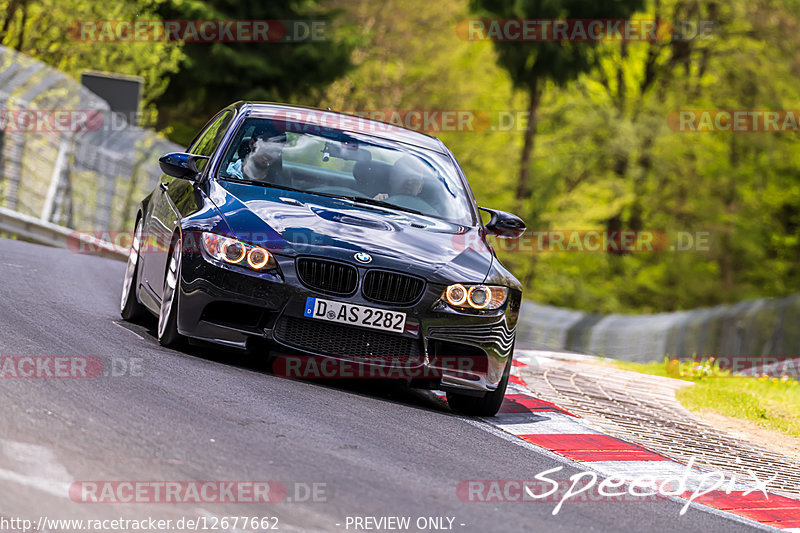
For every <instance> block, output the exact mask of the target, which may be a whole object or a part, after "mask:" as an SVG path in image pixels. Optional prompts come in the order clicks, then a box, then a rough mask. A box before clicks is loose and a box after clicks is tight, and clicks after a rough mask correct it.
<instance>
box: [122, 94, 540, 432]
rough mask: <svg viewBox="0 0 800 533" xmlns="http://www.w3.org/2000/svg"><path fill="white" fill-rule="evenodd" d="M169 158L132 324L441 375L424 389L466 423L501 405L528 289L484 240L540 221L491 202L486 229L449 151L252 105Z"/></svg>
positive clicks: (396, 131)
mask: <svg viewBox="0 0 800 533" xmlns="http://www.w3.org/2000/svg"><path fill="white" fill-rule="evenodd" d="M160 165H161V169H162V170H163V172H164V175H163V176H162V178H161V182H160V183H159V185H158V186H157V187H156V188H155V189H154V190H153V192H152V193H150V195H148V196H147V197H146V198H145V199H144V200H143V201H142V203H141V205H140V208H139V213H138V216H137V219H136V225H135V230H134V239H133V245H132V249H131V252H130V257H129V260H128V268H127V270H126V274H125V280H124V285H123V291H122V302H121V310H122V316H123V318H125V319H126V320H133V319H136V318H138V317H140V316H142V315H144V314H146V313H147V312H149V313H152V314H153V315H155V316H157V317H158V340H159V342H160V343H161V344H162V345H164V346H174V345H177V344H179V343H181V342H183V341H185V340H186V339H189V340H192V341H205V342H211V343H216V344H218V345H224V346H228V347H236V348H241V349H246V350H249V351H251V352H255V353H256V354H260V355H262V356H263V357H270V358H274V357H277V356H281V357H282V356H285V355H286V354H288V355H289V356H294V357H310V358H315V359H321V360H325V361H330V360H331V359H333V360H335V361H349V362H353V363H354V364H357V365H363V366H367V367H381V366H386V365H392V364H396V362H397V361H403V362H404V365H405V366H404V368H406V369H423V370H424V369H438V372H432V373H424V372H423V373H417V374H414V376H411V377H409V379H408V381H409V383H410V384H411V385H412V386H423V387H431V388H440V389H441V390H444V391H445V392H446V393H447V400H448V403H449V405H450V406H451V408H452V409H454V410H455V411H457V412H461V413H465V414H470V415H480V416H492V415H494V414H495V413H496V412H497V411H498V409H499V407H500V404H501V402H502V399H503V395H504V393H505V389H506V384H507V382H508V376H509V371H510V368H511V359H512V352H513V348H514V338H515V328H516V325H517V319H518V313H519V308H520V301H521V297H522V291H521V286H520V283H519V281H518V280H517V279H516V278H515V277H514V276H513V275H511V273H509V272H508V271H507V270H506V269H505V268H504V267H503V265H501V264H500V262H499V261H498V260H497V257H496V256H495V254H494V251H493V250H492V248H491V246H490V245H489V244H488V243H487V240H486V238H487V236H488V235H494V236H497V237H508V238H514V237H518V236H519V235H520V234H521V233H522V232H523V231H524V229H525V226H524V223H523V222H522V220H520V219H519V218H517V217H516V216H514V215H511V214H508V213H504V212H501V211H495V210H489V209H484V211H486V212H487V213H488V215H487V216H490V220H489V221H488V222H487V223H485V224H484V223H483V222H482V219H481V217H480V213H479V209H482V208H478V207H477V206H476V204H475V200H474V198H473V196H472V192H471V190H470V187H469V184H468V182H467V179H466V177H465V176H464V173H463V171H462V170H461V168H460V167H459V165H458V163H457V162H456V160H455V158H454V156H453V154H452V153H451V152H450V151H449V150H448V149H447V148H446V147H445V145H444V144H443V143H442V142H441V141H440V140H438V139H436V138H433V137H429V136H427V135H423V134H421V133H417V132H414V131H411V130H407V129H404V128H399V127H396V126H392V125H388V124H385V123H381V122H375V121H370V120H366V119H363V118H360V117H356V116H352V115H346V114H341V113H334V112H330V111H321V110H316V109H310V108H303V107H294V106H286V105H278V104H267V103H250V102H239V103H236V104H233V105H231V106H229V107H227V108H225V109H223V110H222V111H221V112H220V113H219V114H217V115H216V116H215V117H214V118H213V119H212V120H211V121H210V122H209V123H208V124H207V125H206V126H205V128H204V129H203V130H202V131H201V132H200V134H199V135H198V136H197V137H196V138H195V140H194V141H193V142H192V143H191V146H190V147H189V148H188V150H187V152H186V153H172V154H167V155H165V156H163V157H162V158H161V159H160ZM279 354H280V355H279ZM445 361H447V363H445ZM454 361H455V364H454V363H453V362H454ZM462 361H463V362H465V364H459V362H462ZM415 376H416V377H415ZM419 376H424V377H425V378H426V379H418V377H419ZM431 376H432V377H431Z"/></svg>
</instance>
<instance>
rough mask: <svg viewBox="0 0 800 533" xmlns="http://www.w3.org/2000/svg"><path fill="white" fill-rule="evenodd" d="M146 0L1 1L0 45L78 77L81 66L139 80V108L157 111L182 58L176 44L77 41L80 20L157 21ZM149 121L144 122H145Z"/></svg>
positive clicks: (151, 5)
mask: <svg viewBox="0 0 800 533" xmlns="http://www.w3.org/2000/svg"><path fill="white" fill-rule="evenodd" d="M158 18H159V17H158V15H157V14H156V12H155V10H154V7H153V4H152V3H151V2H149V1H145V2H142V1H136V0H120V1H117V2H101V1H99V0H5V1H3V0H0V33H1V34H2V35H1V36H0V38H2V44H3V45H4V46H9V47H12V48H14V49H16V50H18V51H20V52H22V53H25V54H28V55H30V56H33V57H35V58H36V59H39V60H41V61H44V62H45V63H46V64H48V65H50V66H52V67H54V68H57V69H59V70H62V71H64V72H66V73H67V74H69V75H70V76H72V77H74V78H76V79H79V78H80V75H81V72H82V71H84V70H101V71H107V72H114V73H119V74H129V75H134V76H140V77H142V78H143V82H144V83H143V91H142V111H145V112H146V114H145V116H151V115H152V114H154V113H155V111H156V107H155V101H156V99H157V98H158V97H159V96H160V95H161V94H162V93H163V92H164V90H165V89H166V82H167V80H168V75H169V74H170V73H172V72H175V71H176V70H177V68H178V64H179V62H180V61H181V58H182V57H183V53H182V51H181V47H182V44H181V43H178V42H136V43H130V42H124V41H117V42H113V41H105V42H103V41H91V40H81V39H80V34H79V33H76V32H75V31H74V28H75V27H76V26H75V25H76V24H77V23H78V22H79V21H100V20H120V21H133V20H147V21H152V20H157V19H158ZM145 125H147V123H145Z"/></svg>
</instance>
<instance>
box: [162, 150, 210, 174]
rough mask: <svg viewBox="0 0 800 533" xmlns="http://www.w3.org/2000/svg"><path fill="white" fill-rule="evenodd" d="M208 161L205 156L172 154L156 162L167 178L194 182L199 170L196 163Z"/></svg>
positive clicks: (182, 153) (181, 153)
mask: <svg viewBox="0 0 800 533" xmlns="http://www.w3.org/2000/svg"><path fill="white" fill-rule="evenodd" d="M208 159H209V157H208V156H206V155H197V154H187V153H184V152H173V153H171V154H167V155H164V156H161V158H159V160H158V166H160V167H161V171H162V172H164V174H166V175H167V176H172V177H173V178H182V179H185V180H194V179H196V178H197V175H198V174H200V170H199V169H198V168H197V162H198V161H203V160H208Z"/></svg>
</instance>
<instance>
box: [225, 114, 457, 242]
mask: <svg viewBox="0 0 800 533" xmlns="http://www.w3.org/2000/svg"><path fill="white" fill-rule="evenodd" d="M309 129H311V128H308V126H306V125H304V124H292V123H286V122H283V123H281V124H280V127H276V126H275V124H274V123H273V122H272V121H271V120H269V119H257V118H249V119H246V120H245V122H244V124H243V125H242V127H240V128H239V131H238V133H237V135H236V137H235V138H234V140H233V143H232V144H231V145H230V147H229V148H228V151H227V153H226V154H225V157H224V159H223V161H222V165H221V166H220V170H219V174H218V176H219V177H220V178H222V179H226V180H232V181H236V180H241V181H246V182H248V183H253V184H257V185H260V184H263V185H273V186H276V187H284V188H291V189H297V190H299V191H303V192H308V193H312V194H320V195H329V196H341V197H346V198H350V199H353V200H355V201H357V202H361V203H364V204H369V205H378V206H382V207H384V208H390V209H397V210H402V211H406V212H414V213H418V214H421V215H425V216H431V217H436V218H441V219H444V220H446V221H448V222H452V223H455V224H461V225H467V226H469V225H472V224H473V215H472V210H471V208H470V202H469V197H468V194H467V192H466V191H465V190H464V186H463V185H462V182H461V180H460V179H459V175H458V173H457V170H456V168H455V166H454V165H453V163H452V161H451V160H450V158H449V157H447V156H445V155H444V154H440V153H437V152H433V151H431V150H426V149H423V148H418V147H414V146H410V145H405V144H401V143H396V142H391V141H387V140H384V139H381V138H378V137H373V136H369V135H362V134H359V133H350V132H343V131H339V130H327V129H325V130H323V129H320V128H313V129H314V131H306V130H309Z"/></svg>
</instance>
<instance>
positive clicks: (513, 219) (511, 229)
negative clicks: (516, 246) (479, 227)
mask: <svg viewBox="0 0 800 533" xmlns="http://www.w3.org/2000/svg"><path fill="white" fill-rule="evenodd" d="M478 209H480V210H481V211H486V212H487V213H489V214H490V215H492V218H491V219H490V220H489V222H487V223H486V225H485V226H484V227H485V228H486V231H488V232H489V233H490V234H492V235H495V236H497V237H501V238H504V239H516V238H517V237H519V236H520V235H522V234H523V233H524V232H525V222H523V221H522V219H521V218H519V217H518V216H517V215H512V214H511V213H506V212H505V211H497V210H496V209H486V208H485V207H479V208H478Z"/></svg>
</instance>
